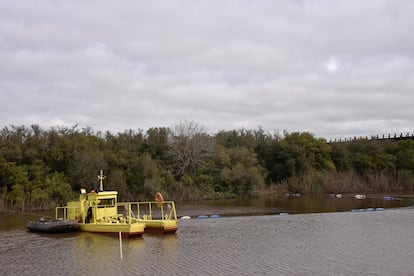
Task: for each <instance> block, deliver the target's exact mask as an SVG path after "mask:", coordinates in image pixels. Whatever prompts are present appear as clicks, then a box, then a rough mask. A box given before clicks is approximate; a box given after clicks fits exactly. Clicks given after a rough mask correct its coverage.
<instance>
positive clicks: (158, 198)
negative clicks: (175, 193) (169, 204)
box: [155, 192, 164, 207]
mask: <svg viewBox="0 0 414 276" xmlns="http://www.w3.org/2000/svg"><path fill="white" fill-rule="evenodd" d="M155 202H157V206H158V207H161V206H162V204H163V203H164V198H163V196H162V194H161V193H160V192H157V193H156V194H155Z"/></svg>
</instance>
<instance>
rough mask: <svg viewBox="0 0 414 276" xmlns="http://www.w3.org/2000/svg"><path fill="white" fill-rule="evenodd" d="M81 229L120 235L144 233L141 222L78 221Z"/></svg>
mask: <svg viewBox="0 0 414 276" xmlns="http://www.w3.org/2000/svg"><path fill="white" fill-rule="evenodd" d="M79 227H80V230H81V231H85V232H93V233H101V234H107V235H112V234H114V235H115V234H119V232H121V234H122V236H127V237H136V236H141V235H142V234H143V233H144V229H145V224H143V223H131V224H127V223H79Z"/></svg>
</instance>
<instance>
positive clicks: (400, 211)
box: [0, 197, 414, 275]
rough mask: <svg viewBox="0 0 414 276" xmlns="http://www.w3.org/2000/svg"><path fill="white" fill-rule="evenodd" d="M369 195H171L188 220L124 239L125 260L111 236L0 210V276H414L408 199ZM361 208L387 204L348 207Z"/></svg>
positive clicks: (413, 213)
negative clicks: (49, 229) (200, 198)
mask: <svg viewBox="0 0 414 276" xmlns="http://www.w3.org/2000/svg"><path fill="white" fill-rule="evenodd" d="M371 199H372V200H370V199H368V200H365V201H356V200H353V199H351V198H348V199H346V198H345V199H334V198H328V197H327V198H308V199H306V198H305V197H302V198H284V197H283V198H282V197H280V198H279V197H278V198H267V199H263V198H262V199H253V200H244V201H231V200H230V201H218V202H215V201H208V202H198V203H191V204H190V203H177V211H178V214H179V215H180V216H181V215H189V216H192V217H193V218H192V219H187V220H180V225H179V229H178V231H177V233H176V234H172V235H151V234H144V235H143V236H142V237H141V238H137V239H123V240H122V259H121V250H120V241H119V239H118V238H116V237H107V236H101V235H97V234H91V233H83V232H79V233H69V234H54V235H45V234H37V233H32V232H27V231H26V230H25V223H26V221H27V220H29V219H33V216H31V215H27V214H13V213H5V214H0V275H413V274H414V250H413V249H414V232H413V229H414V208H413V207H412V203H413V201H412V199H404V200H392V201H389V200H383V199H381V198H380V197H372V198H371ZM348 201H349V202H348ZM280 202H282V203H283V202H285V205H282V204H280ZM278 204H279V205H278ZM321 206H322V207H321ZM323 206H324V208H325V209H323ZM384 206H385V207H384ZM403 206H405V207H403ZM305 207H306V208H311V209H308V212H306V210H305V209H304V208H305ZM367 207H373V208H379V207H384V210H383V211H371V212H368V211H365V212H351V210H352V209H354V210H355V209H359V208H367ZM392 207H401V208H392ZM312 208H314V209H312ZM320 208H322V209H323V210H320ZM344 208H346V209H347V210H342V209H344ZM337 209H339V210H337ZM378 210H380V209H378ZM381 210H382V209H381ZM281 213H282V214H281ZM286 213H289V215H287V214H286ZM201 214H204V215H211V214H219V215H220V218H216V219H213V218H208V219H197V218H194V217H196V216H198V215H201Z"/></svg>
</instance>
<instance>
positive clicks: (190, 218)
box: [181, 216, 191, 219]
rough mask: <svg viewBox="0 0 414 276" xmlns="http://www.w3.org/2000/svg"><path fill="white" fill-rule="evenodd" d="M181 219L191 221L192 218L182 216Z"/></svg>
mask: <svg viewBox="0 0 414 276" xmlns="http://www.w3.org/2000/svg"><path fill="white" fill-rule="evenodd" d="M181 219H191V217H190V216H182V217H181Z"/></svg>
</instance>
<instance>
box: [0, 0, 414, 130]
mask: <svg viewBox="0 0 414 276" xmlns="http://www.w3.org/2000/svg"><path fill="white" fill-rule="evenodd" d="M413 14H414V1H405V0H401V1H399V0H389V1H386V0H375V1H374V0H364V1H360V0H354V1H353V0H344V1H340V0H335V1H331V0H309V1H307V0H279V1H274V0H254V1H252V0H204V1H202V0H200V1H198V0H183V1H178V0H165V1H157V0H154V1H140V0H130V1H128V0H125V1H115V0H113V1H109V0H108V1H101V0H99V1H92V0H88V1H80V0H79V1H76V0H67V1H66V0H50V1H46V0H36V1H34V0H33V1H30V0H10V1H9V0H2V1H0V127H1V128H3V127H5V126H10V125H26V126H30V125H31V124H39V125H40V126H41V127H43V128H45V129H47V128H49V127H51V126H69V127H71V126H73V125H75V124H78V125H79V126H81V127H86V126H89V127H91V128H92V129H93V130H96V131H98V130H99V131H107V130H109V131H111V132H114V133H116V132H123V131H125V130H127V129H135V130H136V129H142V130H146V129H148V128H150V127H164V126H165V127H170V126H173V125H174V124H177V123H178V122H180V121H185V120H187V121H196V122H198V123H199V124H201V125H203V126H205V127H206V128H207V129H208V130H209V131H211V132H217V131H219V130H234V129H241V128H244V129H258V128H259V127H261V128H263V129H264V130H266V131H269V132H275V131H278V132H283V131H284V130H287V131H309V132H312V133H313V134H314V135H315V136H317V137H325V138H339V137H349V136H359V135H363V136H365V135H374V134H382V133H394V132H398V133H400V132H410V133H412V132H414V35H413V30H414V16H413Z"/></svg>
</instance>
